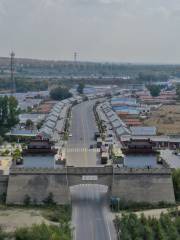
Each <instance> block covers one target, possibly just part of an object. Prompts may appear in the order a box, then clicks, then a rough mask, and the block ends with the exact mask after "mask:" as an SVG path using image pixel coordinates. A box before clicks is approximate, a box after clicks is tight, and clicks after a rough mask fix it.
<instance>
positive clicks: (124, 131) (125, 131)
mask: <svg viewBox="0 0 180 240" xmlns="http://www.w3.org/2000/svg"><path fill="white" fill-rule="evenodd" d="M116 134H117V135H118V136H121V135H125V134H130V131H129V129H127V128H125V127H119V128H117V129H116Z"/></svg>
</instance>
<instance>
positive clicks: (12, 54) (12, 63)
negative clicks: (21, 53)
mask: <svg viewBox="0 0 180 240" xmlns="http://www.w3.org/2000/svg"><path fill="white" fill-rule="evenodd" d="M10 57H11V83H12V89H11V94H12V95H13V94H14V93H16V82H15V79H14V58H15V53H14V52H13V51H12V52H11V54H10Z"/></svg>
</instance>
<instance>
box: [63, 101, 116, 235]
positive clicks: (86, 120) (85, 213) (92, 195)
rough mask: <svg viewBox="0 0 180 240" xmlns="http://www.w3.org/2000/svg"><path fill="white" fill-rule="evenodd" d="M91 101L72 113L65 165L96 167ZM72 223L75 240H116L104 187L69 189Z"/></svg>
mask: <svg viewBox="0 0 180 240" xmlns="http://www.w3.org/2000/svg"><path fill="white" fill-rule="evenodd" d="M94 103H95V101H88V102H83V103H81V104H78V105H76V106H75V107H73V109H72V125H71V129H70V133H71V134H72V137H70V138H69V141H68V143H67V148H66V158H67V162H68V165H73V166H96V165H97V164H99V163H98V155H99V153H97V152H96V149H89V146H90V145H92V144H93V145H95V143H96V142H95V141H94V132H96V131H97V126H96V122H95V118H94V114H93V104H94ZM71 197H72V209H73V214H72V223H73V225H74V227H75V228H74V239H75V240H116V233H115V229H114V225H113V222H112V217H111V213H110V211H109V209H108V203H107V187H106V186H100V185H92V184H91V185H87V184H85V185H78V186H73V187H71Z"/></svg>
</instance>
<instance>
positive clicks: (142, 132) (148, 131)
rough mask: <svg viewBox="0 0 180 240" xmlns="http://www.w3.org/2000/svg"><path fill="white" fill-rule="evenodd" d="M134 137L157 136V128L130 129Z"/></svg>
mask: <svg viewBox="0 0 180 240" xmlns="http://www.w3.org/2000/svg"><path fill="white" fill-rule="evenodd" d="M130 130H131V132H132V135H137V136H155V135H156V127H130Z"/></svg>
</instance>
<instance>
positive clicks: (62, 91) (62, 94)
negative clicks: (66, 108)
mask: <svg viewBox="0 0 180 240" xmlns="http://www.w3.org/2000/svg"><path fill="white" fill-rule="evenodd" d="M50 96H51V98H52V99H53V100H63V99H66V98H69V97H72V94H71V93H70V92H69V90H68V88H65V87H60V86H59V87H56V88H53V89H52V90H51V91H50Z"/></svg>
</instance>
